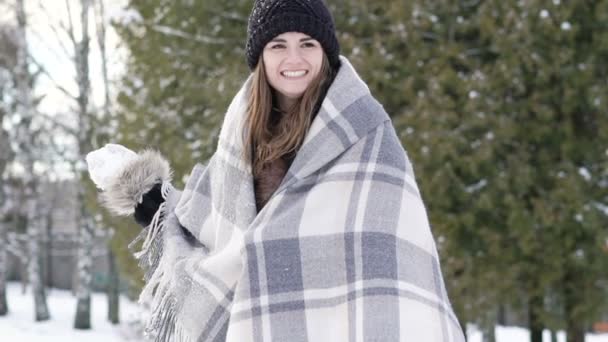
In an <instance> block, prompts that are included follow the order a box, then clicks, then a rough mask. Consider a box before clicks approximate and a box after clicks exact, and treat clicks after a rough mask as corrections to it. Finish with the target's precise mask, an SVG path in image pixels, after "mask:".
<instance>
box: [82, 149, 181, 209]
mask: <svg viewBox="0 0 608 342" xmlns="http://www.w3.org/2000/svg"><path fill="white" fill-rule="evenodd" d="M87 163H88V165H89V173H90V174H91V179H93V181H94V182H95V183H96V184H97V186H98V187H99V188H100V189H102V190H104V191H103V192H102V193H101V196H100V197H101V201H102V204H103V205H104V206H105V207H106V208H107V209H109V210H110V211H111V212H112V213H114V214H116V215H122V216H130V215H133V214H134V213H135V208H136V207H137V206H138V205H140V204H142V203H143V201H144V195H145V194H147V193H149V192H150V191H151V190H152V188H154V187H155V186H156V185H157V184H158V185H159V186H160V185H161V184H163V183H165V182H167V183H168V182H170V181H171V169H170V167H169V163H168V162H167V160H165V159H164V158H163V157H162V156H161V155H160V153H158V152H156V151H152V150H147V151H144V152H141V153H138V154H136V153H135V152H133V151H131V150H129V149H127V148H125V147H123V146H120V145H113V144H108V145H106V146H105V147H103V148H101V149H99V150H96V151H93V152H91V153H89V154H88V155H87ZM154 194H156V193H152V194H150V195H149V196H148V197H150V196H152V195H154ZM156 195H159V196H157V197H155V198H156V199H153V200H152V202H150V203H146V204H145V205H144V206H145V207H146V208H148V209H149V210H152V209H153V208H154V204H155V203H156V202H158V201H159V198H162V194H160V193H158V194H156ZM146 202H147V201H146ZM160 203H162V202H160ZM160 203H159V205H160ZM156 209H158V206H156ZM153 215H154V214H152V216H153ZM146 216H147V215H146Z"/></svg>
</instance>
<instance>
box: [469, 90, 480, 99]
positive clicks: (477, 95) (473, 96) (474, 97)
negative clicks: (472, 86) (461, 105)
mask: <svg viewBox="0 0 608 342" xmlns="http://www.w3.org/2000/svg"><path fill="white" fill-rule="evenodd" d="M478 97H479V93H478V92H477V91H475V90H471V91H470V92H469V98H470V99H476V98H478Z"/></svg>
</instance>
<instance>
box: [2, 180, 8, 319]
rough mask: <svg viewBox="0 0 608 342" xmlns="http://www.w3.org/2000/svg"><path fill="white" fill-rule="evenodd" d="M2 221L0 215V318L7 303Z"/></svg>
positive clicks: (4, 230)
mask: <svg viewBox="0 0 608 342" xmlns="http://www.w3.org/2000/svg"><path fill="white" fill-rule="evenodd" d="M0 177H1V173H0ZM0 191H2V190H1V189H0ZM0 197H1V196H0ZM0 214H1V213H0ZM3 219H4V217H2V216H1V215H0V316H6V314H8V303H7V301H6V273H7V272H6V271H7V269H6V268H7V267H8V265H7V262H6V258H7V253H6V246H7V245H8V241H6V234H7V226H6V224H5V223H4V222H2V220H3Z"/></svg>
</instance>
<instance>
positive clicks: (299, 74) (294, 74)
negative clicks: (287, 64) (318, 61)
mask: <svg viewBox="0 0 608 342" xmlns="http://www.w3.org/2000/svg"><path fill="white" fill-rule="evenodd" d="M305 74H306V70H298V71H283V72H282V73H281V75H283V76H285V77H302V76H304V75H305Z"/></svg>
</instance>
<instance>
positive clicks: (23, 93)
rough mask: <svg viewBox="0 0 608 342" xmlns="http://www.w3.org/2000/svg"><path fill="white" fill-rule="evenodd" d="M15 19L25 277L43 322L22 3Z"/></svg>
mask: <svg viewBox="0 0 608 342" xmlns="http://www.w3.org/2000/svg"><path fill="white" fill-rule="evenodd" d="M15 12H16V19H17V66H16V69H15V73H16V78H15V80H16V85H17V113H19V115H20V117H21V120H20V123H19V124H18V125H17V139H18V141H19V143H20V149H19V152H20V156H21V158H20V159H21V160H19V161H20V163H22V165H23V166H24V168H25V172H24V175H23V177H24V184H25V191H26V201H25V205H24V210H25V211H26V216H27V224H28V252H29V254H30V263H29V268H28V275H29V278H30V282H31V284H32V291H33V294H34V305H35V320H36V321H44V320H48V319H49V318H50V314H49V310H48V306H47V303H46V294H45V290H44V282H43V281H42V274H41V272H40V236H41V229H42V225H41V220H40V215H39V214H38V202H37V197H38V193H37V192H38V181H37V179H36V176H35V173H34V162H35V160H36V147H35V144H36V141H35V134H33V131H32V128H33V126H32V122H33V119H34V115H35V108H34V101H33V95H32V89H31V85H30V74H29V70H28V65H29V63H28V59H29V53H28V46H27V39H26V28H27V20H26V13H25V3H24V0H17V2H16V6H15Z"/></svg>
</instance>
